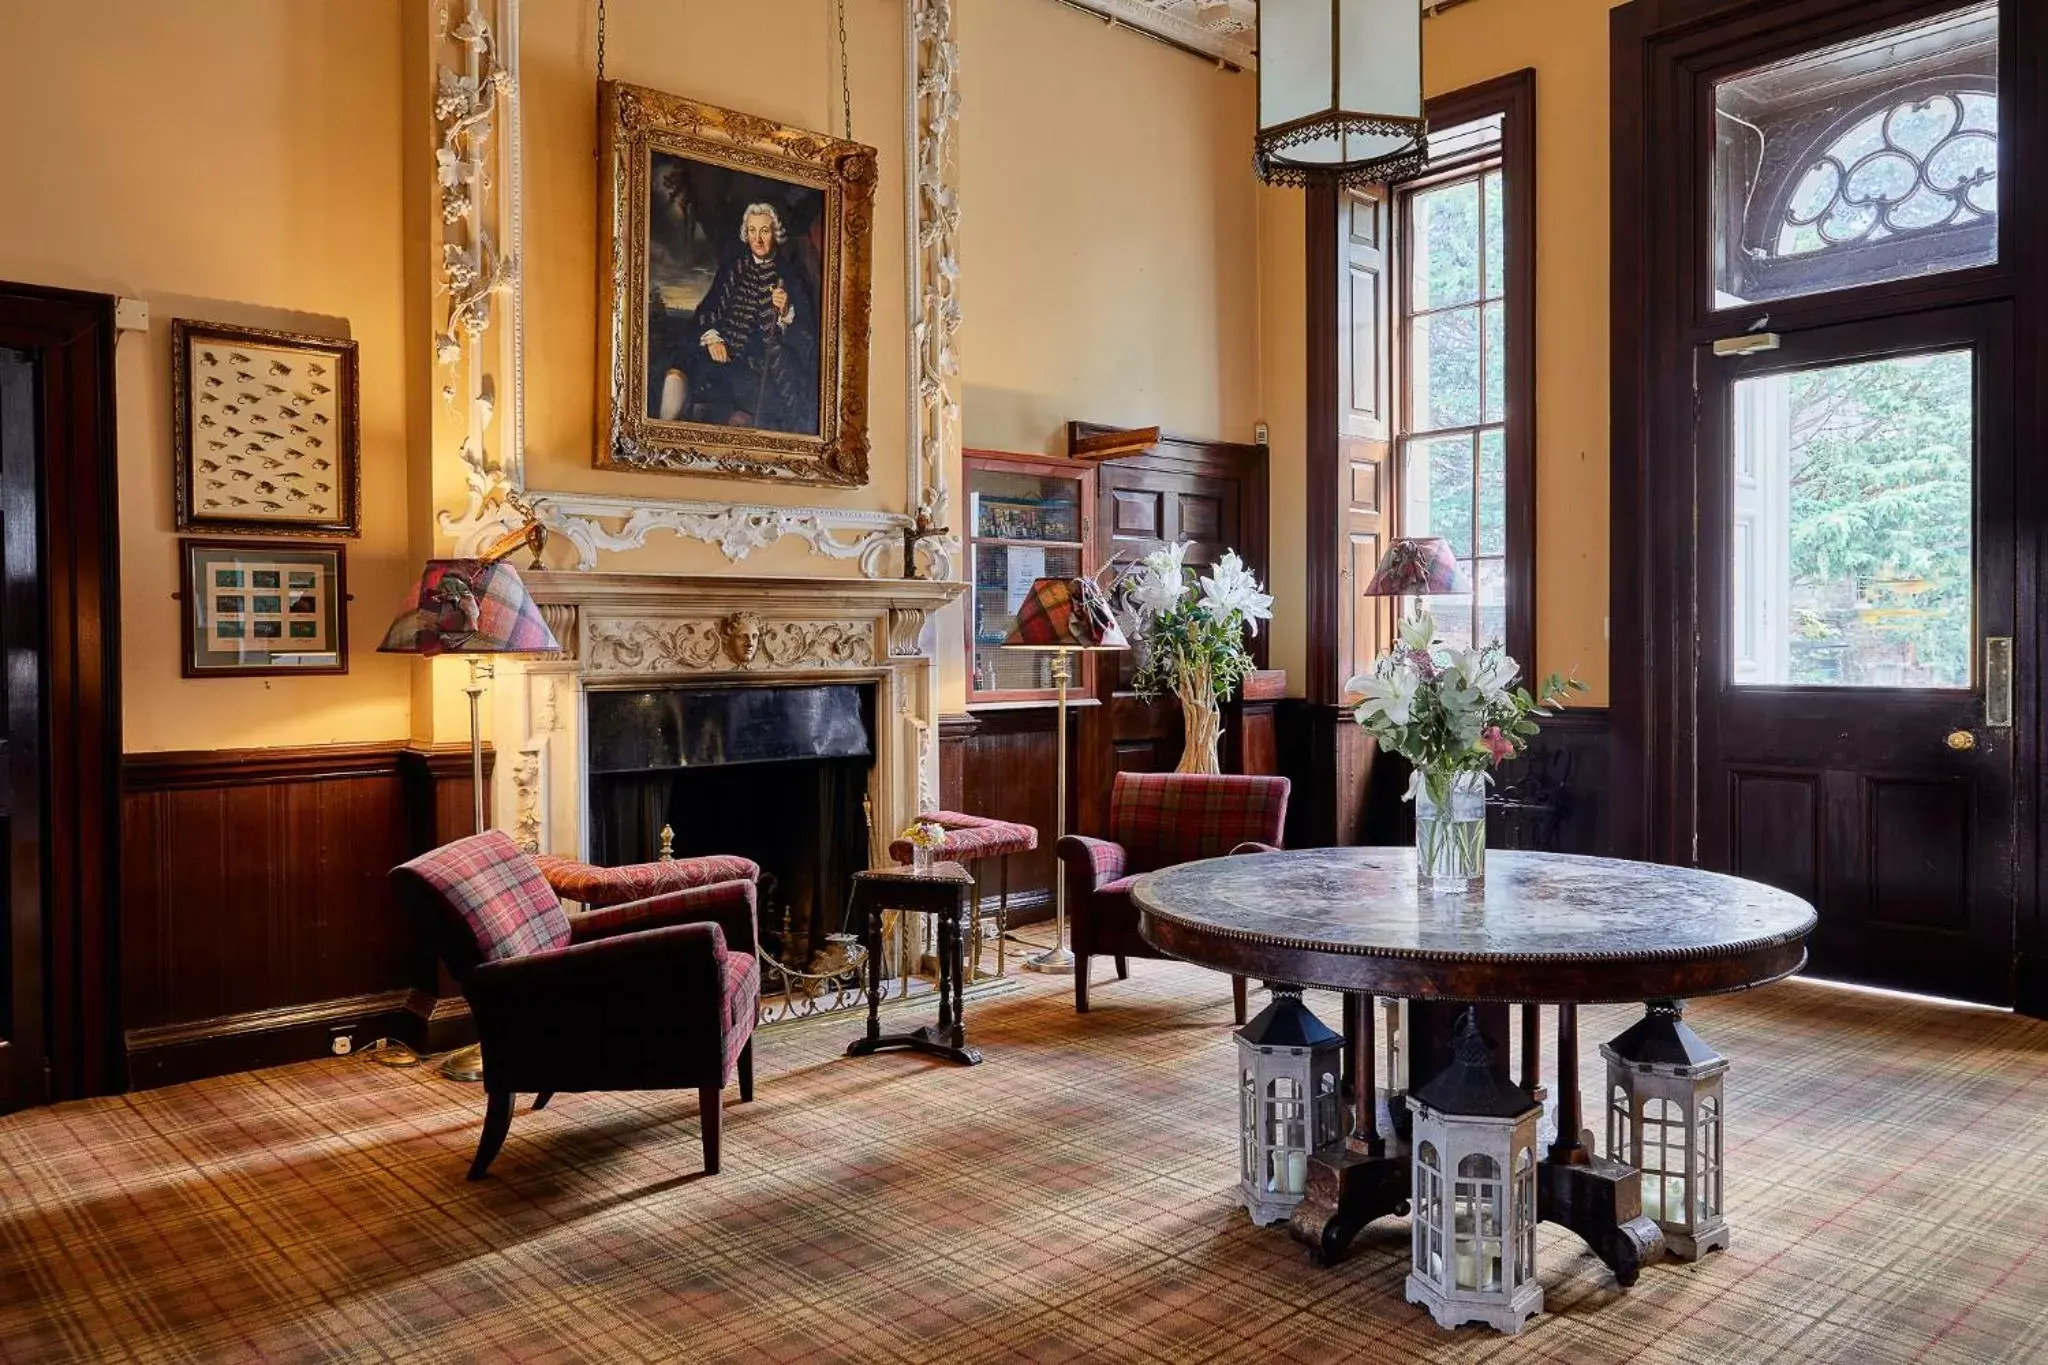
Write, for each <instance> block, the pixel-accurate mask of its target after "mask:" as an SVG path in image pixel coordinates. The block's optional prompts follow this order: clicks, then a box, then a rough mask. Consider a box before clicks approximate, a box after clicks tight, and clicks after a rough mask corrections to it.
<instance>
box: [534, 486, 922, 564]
mask: <svg viewBox="0 0 2048 1365" xmlns="http://www.w3.org/2000/svg"><path fill="white" fill-rule="evenodd" d="M527 502H528V505H529V506H530V507H531V508H532V510H533V513H534V515H535V516H536V517H538V518H539V519H540V522H541V524H542V525H543V526H545V527H547V528H548V530H549V532H550V533H551V534H554V535H558V536H560V537H561V538H562V539H564V540H566V541H568V542H569V544H570V545H571V546H573V547H574V548H575V550H576V567H577V568H578V569H580V570H583V571H585V572H588V571H589V570H592V569H595V568H596V567H597V563H598V555H599V553H600V552H602V551H610V552H612V553H618V552H621V551H626V550H638V549H640V548H642V547H643V546H645V545H646V544H647V542H648V539H649V538H650V537H652V536H654V535H656V534H658V533H667V534H671V535H675V536H679V537H681V538H683V539H685V540H697V541H702V542H703V543H705V544H707V545H715V546H717V547H718V550H719V552H720V553H721V554H723V555H724V556H725V557H726V559H727V560H728V561H729V562H731V563H735V564H737V563H738V562H739V561H741V560H743V559H745V558H746V557H747V556H748V555H750V554H752V553H753V552H754V551H756V550H765V549H766V548H768V547H769V546H770V545H773V544H774V543H775V542H777V541H778V540H781V539H782V538H783V537H785V536H795V537H796V538H798V539H800V540H802V541H804V542H806V543H807V544H808V545H809V546H810V547H811V553H812V554H814V555H818V556H820V557H822V558H825V559H852V560H857V561H859V564H860V569H861V572H862V573H863V574H865V575H866V576H867V577H869V578H883V577H888V576H892V575H891V571H892V569H893V567H894V566H893V565H892V564H891V563H889V562H888V561H889V558H890V556H889V551H891V550H893V549H896V548H897V547H899V546H901V545H902V543H903V528H904V527H906V526H908V525H910V518H909V517H907V516H905V515H903V514H902V513H901V512H871V511H865V510H862V509H859V508H827V507H778V506H774V505H772V504H768V503H716V502H688V501H682V500H678V499H661V500H655V499H650V498H615V497H606V496H603V495H599V494H583V493H534V494H532V495H531V496H530V497H529V498H528V499H527ZM932 563H933V564H934V565H935V566H936V567H935V569H934V572H933V576H934V577H941V578H948V577H951V576H952V564H953V557H952V555H951V554H950V553H947V552H946V550H945V549H944V548H943V547H941V548H940V549H939V550H938V551H936V552H935V553H934V554H933V557H932ZM940 570H943V571H944V572H940Z"/></svg>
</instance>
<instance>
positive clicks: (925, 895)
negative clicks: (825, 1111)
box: [846, 863, 981, 1066]
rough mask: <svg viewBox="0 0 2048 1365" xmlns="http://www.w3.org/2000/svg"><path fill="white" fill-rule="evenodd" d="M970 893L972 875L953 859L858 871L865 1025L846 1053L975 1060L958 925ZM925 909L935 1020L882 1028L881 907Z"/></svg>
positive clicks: (855, 885) (855, 900)
mask: <svg viewBox="0 0 2048 1365" xmlns="http://www.w3.org/2000/svg"><path fill="white" fill-rule="evenodd" d="M973 895H974V878H973V877H972V876H970V875H968V872H967V869H966V868H964V867H962V866H960V864H958V863H935V864H933V865H932V867H931V868H930V869H929V870H928V871H925V872H922V873H919V872H913V871H912V870H911V869H910V868H907V867H905V868H883V869H879V870H874V871H868V872H857V873H855V874H854V878H853V910H854V914H855V915H856V916H857V917H858V918H857V922H858V923H859V924H860V926H861V941H862V944H863V945H864V946H865V947H866V949H867V956H868V1031H867V1035H866V1036H865V1037H862V1038H856V1039H854V1040H853V1041H852V1042H851V1043H848V1044H847V1045H846V1055H847V1056H849V1057H871V1056H873V1055H874V1054H875V1053H877V1052H891V1051H898V1050H902V1051H910V1052H922V1053H925V1054H927V1055H929V1056H933V1057H943V1058H945V1059H946V1060H947V1061H949V1062H959V1063H962V1064H963V1065H966V1066H975V1065H978V1064H979V1063H980V1061H981V1050H980V1049H979V1048H976V1047H972V1046H970V1045H969V1044H968V1042H967V1000H966V994H965V992H966V976H967V972H966V963H965V957H966V954H965V953H964V951H963V950H962V929H963V924H964V921H965V920H966V918H967V916H968V913H969V911H968V904H969V901H970V899H971V898H972V897H973ZM884 910H895V911H897V912H899V913H904V912H915V911H925V912H928V913H930V914H932V915H934V916H936V917H937V919H938V926H939V992H938V994H939V1021H938V1022H937V1023H936V1024H925V1025H923V1026H921V1027H919V1028H914V1029H912V1030H910V1032H908V1033H883V1032H882V912H883V911H884Z"/></svg>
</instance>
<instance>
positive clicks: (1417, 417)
mask: <svg viewBox="0 0 2048 1365" xmlns="http://www.w3.org/2000/svg"><path fill="white" fill-rule="evenodd" d="M1408 368H1409V373H1410V374H1411V375H1412V376H1413V385H1412V392H1413V394H1414V399H1413V409H1414V416H1413V424H1414V429H1415V430H1416V431H1440V430H1442V429H1443V428H1445V427H1465V426H1473V425H1476V424H1477V423H1478V421H1479V310H1478V309H1477V308H1460V309H1458V310H1457V311H1456V312H1452V313H1431V314H1429V315H1428V316H1426V317H1419V318H1416V319H1415V320H1414V322H1413V323H1412V325H1411V327H1410V330H1409V334H1408Z"/></svg>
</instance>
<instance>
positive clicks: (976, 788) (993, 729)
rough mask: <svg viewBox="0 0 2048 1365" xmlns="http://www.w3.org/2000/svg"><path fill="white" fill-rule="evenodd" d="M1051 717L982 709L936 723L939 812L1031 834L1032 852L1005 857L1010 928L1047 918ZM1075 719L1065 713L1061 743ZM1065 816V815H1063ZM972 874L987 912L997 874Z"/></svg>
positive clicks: (1022, 709)
mask: <svg viewBox="0 0 2048 1365" xmlns="http://www.w3.org/2000/svg"><path fill="white" fill-rule="evenodd" d="M1055 714H1056V713H1055V711H1054V708H1052V707H1048V706H1019V707H1009V708H1003V707H986V708H983V709H982V710H980V711H978V712H976V713H975V714H973V715H960V716H945V717H942V718H941V719H940V721H939V790H940V793H941V797H940V799H941V800H942V801H943V803H944V804H945V805H946V807H947V808H948V809H949V810H957V811H961V812H964V813H965V814H968V815H981V816H987V817H988V818H990V819H995V820H1015V821H1018V822H1020V823H1022V824H1027V825H1030V826H1032V827H1034V828H1035V829H1037V831H1038V849H1037V851H1036V852H1033V853H1019V854H1013V855H1012V856H1011V857H1010V860H1009V886H1010V921H1011V922H1012V923H1027V922H1029V921H1032V920H1037V919H1044V918H1046V917H1048V916H1050V915H1051V913H1052V897H1053V866H1054V863H1053V858H1054V855H1053V830H1054V828H1055V824H1054V821H1055V820H1056V819H1057V817H1058V804H1057V795H1056V792H1057V787H1056V785H1055V782H1054V775H1055V772H1056V769H1057V766H1058V761H1059V755H1058V752H1057V750H1056V749H1055V747H1054V743H1055V740H1056V739H1057V727H1056V723H1055ZM1077 715H1078V712H1076V711H1070V712H1069V713H1068V719H1067V727H1068V732H1069V733H1068V741H1069V743H1071V742H1072V739H1073V735H1072V731H1073V729H1074V721H1075V717H1076V716H1077ZM1071 759H1072V755H1071V753H1070V754H1069V761H1071ZM1069 790H1070V791H1071V790H1072V784H1071V783H1070V784H1069ZM1072 814H1073V812H1072V810H1071V809H1070V810H1069V811H1068V815H1069V817H1071V816H1072ZM1069 827H1070V828H1071V826H1069ZM977 870H978V872H979V873H980V878H981V883H980V886H979V887H978V888H977V892H978V894H979V895H980V896H981V898H982V903H983V904H984V905H987V906H991V907H992V906H993V905H994V898H995V896H996V894H997V882H996V878H997V876H998V870H997V868H996V867H995V866H994V865H992V864H991V865H987V866H984V867H982V868H980V869H977Z"/></svg>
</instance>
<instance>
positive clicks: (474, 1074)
mask: <svg viewBox="0 0 2048 1365" xmlns="http://www.w3.org/2000/svg"><path fill="white" fill-rule="evenodd" d="M441 1074H442V1075H443V1076H446V1077H447V1078H448V1079H449V1080H451V1081H480V1080H482V1079H483V1078H484V1048H483V1044H482V1043H471V1044H470V1045H469V1046H468V1047H459V1048H457V1049H455V1051H453V1052H451V1053H449V1054H448V1056H447V1058H446V1059H445V1060H443V1061H442V1063H441Z"/></svg>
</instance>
